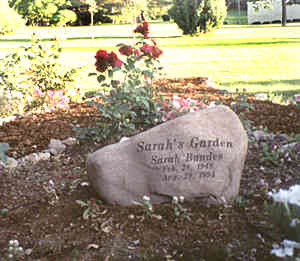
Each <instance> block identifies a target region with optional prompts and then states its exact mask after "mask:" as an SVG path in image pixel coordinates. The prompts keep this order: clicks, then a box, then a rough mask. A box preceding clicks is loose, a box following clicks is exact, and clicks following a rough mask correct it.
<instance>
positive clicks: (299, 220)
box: [290, 218, 300, 227]
mask: <svg viewBox="0 0 300 261" xmlns="http://www.w3.org/2000/svg"><path fill="white" fill-rule="evenodd" d="M298 224H300V219H299V218H294V219H292V220H291V223H290V226H291V227H296V226H297V225H298Z"/></svg>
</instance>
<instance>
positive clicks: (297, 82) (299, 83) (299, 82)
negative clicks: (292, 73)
mask: <svg viewBox="0 0 300 261" xmlns="http://www.w3.org/2000/svg"><path fill="white" fill-rule="evenodd" d="M280 84H282V85H284V86H285V87H286V86H287V85H290V86H291V87H292V88H293V89H292V90H282V91H281V90H280V91H279V90H276V89H275V90H272V87H273V86H274V85H276V86H278V85H280ZM219 85H220V86H222V87H233V86H235V85H236V86H243V85H245V86H249V88H251V86H253V87H258V86H265V87H270V90H269V91H270V92H272V93H273V94H275V95H281V96H286V97H291V96H294V95H295V94H300V79H294V80H281V81H279V80H273V81H254V82H253V81H249V82H247V81H236V82H226V83H222V82H220V83H219ZM294 87H296V88H294ZM275 88H276V87H275ZM286 88H288V87H286ZM249 91H250V92H251V89H249ZM262 92H265V93H266V91H265V90H264V91H262Z"/></svg>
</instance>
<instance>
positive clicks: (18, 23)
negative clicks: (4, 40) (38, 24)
mask: <svg viewBox="0 0 300 261" xmlns="http://www.w3.org/2000/svg"><path fill="white" fill-rule="evenodd" d="M22 26H24V21H23V19H22V18H21V17H20V16H19V15H18V14H17V13H16V12H15V11H14V10H13V9H12V8H10V7H9V5H8V2H7V1H5V0H1V1H0V35H2V34H8V33H14V32H15V31H16V30H17V29H18V28H21V27H22Z"/></svg>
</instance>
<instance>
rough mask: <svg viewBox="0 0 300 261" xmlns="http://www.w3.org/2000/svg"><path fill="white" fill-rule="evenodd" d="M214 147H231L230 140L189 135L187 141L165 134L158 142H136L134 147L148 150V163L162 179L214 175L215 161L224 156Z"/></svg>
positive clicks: (138, 149)
mask: <svg viewBox="0 0 300 261" xmlns="http://www.w3.org/2000/svg"><path fill="white" fill-rule="evenodd" d="M214 148H221V149H222V148H223V149H231V148H233V143H232V142H231V141H225V140H220V139H219V138H216V139H213V140H205V139H201V138H200V137H191V138H190V140H188V142H186V141H181V140H177V139H175V138H168V139H166V140H165V141H163V142H160V143H145V142H144V141H141V142H139V143H137V144H136V151H137V152H139V153H147V152H148V153H149V154H150V155H151V156H150V157H149V161H148V162H147V164H148V165H149V166H150V168H151V169H153V170H156V171H158V172H159V173H161V174H160V178H161V181H162V182H183V181H196V180H203V179H213V178H215V176H216V174H215V164H216V163H217V162H218V161H221V160H223V159H224V153H225V151H222V150H220V149H218V150H217V152H214Z"/></svg>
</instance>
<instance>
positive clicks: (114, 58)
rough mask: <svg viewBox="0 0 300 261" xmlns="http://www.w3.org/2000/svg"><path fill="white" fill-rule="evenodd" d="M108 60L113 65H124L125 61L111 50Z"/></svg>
mask: <svg viewBox="0 0 300 261" xmlns="http://www.w3.org/2000/svg"><path fill="white" fill-rule="evenodd" d="M108 62H109V65H111V67H113V68H114V67H122V64H123V62H122V61H121V60H120V59H119V58H118V56H117V55H116V54H115V53H114V52H113V51H111V53H110V54H109V58H108Z"/></svg>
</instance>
